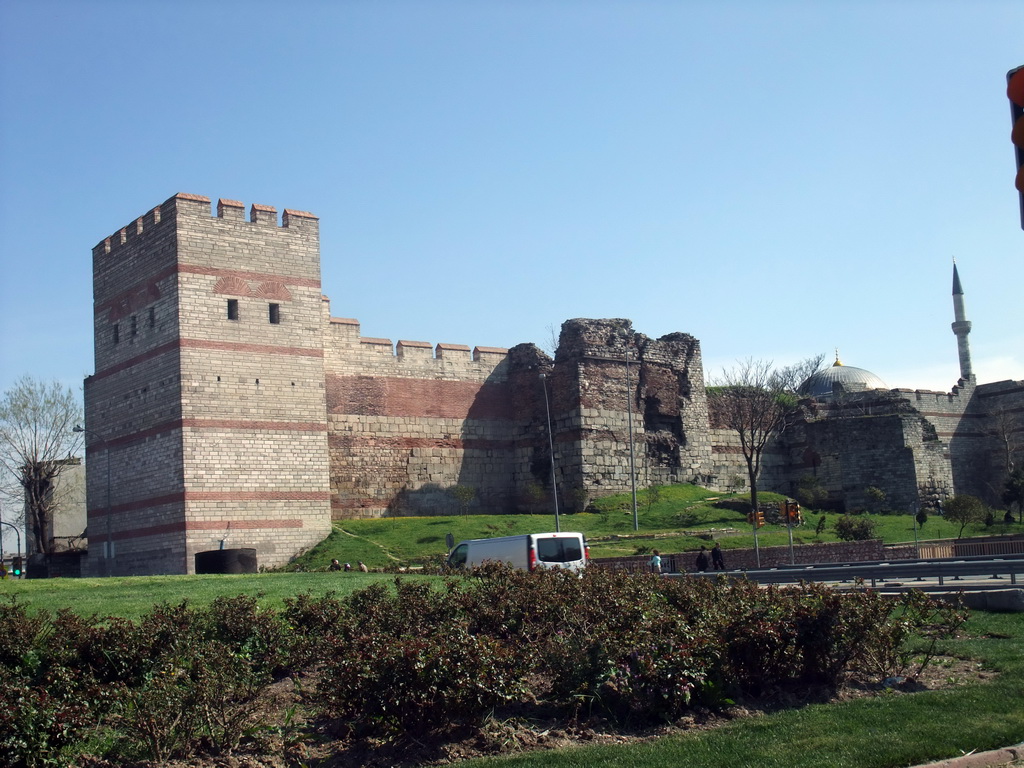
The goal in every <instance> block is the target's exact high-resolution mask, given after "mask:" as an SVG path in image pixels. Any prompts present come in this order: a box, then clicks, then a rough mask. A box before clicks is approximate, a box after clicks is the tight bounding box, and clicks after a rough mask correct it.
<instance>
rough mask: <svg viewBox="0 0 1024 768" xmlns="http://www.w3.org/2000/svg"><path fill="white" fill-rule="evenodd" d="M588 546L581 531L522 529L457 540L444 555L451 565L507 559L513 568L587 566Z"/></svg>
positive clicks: (579, 569)
mask: <svg viewBox="0 0 1024 768" xmlns="http://www.w3.org/2000/svg"><path fill="white" fill-rule="evenodd" d="M589 559H590V548H589V547H588V546H587V539H586V537H585V536H584V535H583V534H582V533H525V534H522V535H520V536H501V537H499V538H496V539H469V540H468V541H460V542H459V543H458V544H457V545H456V546H455V548H454V549H452V551H451V553H449V555H448V560H447V562H448V565H449V567H452V568H473V567H475V566H478V565H482V564H483V563H485V562H492V563H508V564H509V565H511V566H512V567H513V568H522V569H523V570H527V571H533V570H536V569H538V568H568V569H569V570H573V571H581V570H583V569H584V568H586V567H587V560H589Z"/></svg>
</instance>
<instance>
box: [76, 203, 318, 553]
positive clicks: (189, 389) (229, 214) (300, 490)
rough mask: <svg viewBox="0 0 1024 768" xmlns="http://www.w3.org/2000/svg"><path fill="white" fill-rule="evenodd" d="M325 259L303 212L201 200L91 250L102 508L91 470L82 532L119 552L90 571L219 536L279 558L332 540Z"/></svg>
mask: <svg viewBox="0 0 1024 768" xmlns="http://www.w3.org/2000/svg"><path fill="white" fill-rule="evenodd" d="M319 270H320V261H319V235H318V230H317V220H316V218H315V217H313V216H312V215H310V214H307V213H303V212H299V211H285V213H284V216H283V219H282V223H281V225H280V226H279V225H278V221H277V212H276V210H275V209H273V208H270V207H269V206H258V205H254V206H252V209H251V211H250V218H249V220H246V219H245V216H244V208H243V206H242V204H241V203H237V202H235V201H228V200H221V201H220V202H219V204H218V207H217V215H216V216H213V215H211V208H210V201H209V199H207V198H204V197H200V196H196V195H176V196H174V197H172V198H170V199H169V200H168V201H166V202H165V203H163V204H162V205H161V206H158V207H157V208H154V209H153V210H152V211H150V212H149V213H147V214H146V215H145V216H143V217H140V218H139V219H138V220H136V222H133V224H132V225H130V226H129V227H126V228H125V229H123V230H121V231H120V232H119V233H117V234H115V235H114V236H113V237H112V238H107V239H106V240H104V241H103V242H102V243H100V244H99V245H98V246H97V247H96V248H95V249H94V250H93V271H94V302H95V312H94V316H95V325H96V328H95V340H96V373H95V375H93V376H91V377H89V379H87V381H86V426H87V428H88V429H89V430H90V433H87V438H89V439H88V440H87V442H88V445H89V457H90V462H91V464H92V466H93V467H95V466H96V465H97V464H103V458H99V456H98V453H97V452H98V451H103V452H105V451H106V450H108V449H109V458H110V460H111V465H110V466H111V494H110V495H111V498H110V510H111V514H110V515H107V503H106V498H105V488H104V487H103V486H104V484H105V475H103V474H100V473H97V472H95V471H93V472H90V476H89V492H88V497H89V505H88V506H89V530H90V532H91V533H92V536H93V541H94V542H96V541H97V539H99V540H100V541H103V542H104V543H106V542H107V541H110V542H111V543H112V545H113V546H112V549H113V551H112V552H111V551H109V549H108V548H106V547H104V549H107V552H103V551H101V550H100V548H98V547H95V546H93V547H91V548H90V563H89V565H88V567H87V570H89V571H91V572H96V573H101V572H113V573H188V572H191V571H192V569H193V567H194V566H193V561H194V554H195V552H198V551H204V550H207V549H216V548H218V547H219V546H220V543H221V542H225V543H226V545H227V546H254V547H256V548H257V549H258V550H259V552H260V561H261V563H264V564H267V565H274V564H280V563H283V562H286V561H287V560H288V559H289V558H290V557H292V556H293V555H294V554H295V553H296V552H297V551H300V550H301V549H303V548H306V547H310V546H312V545H313V544H315V543H316V542H318V541H319V540H321V539H322V538H323V536H324V535H326V533H327V531H328V530H329V524H330V512H329V486H328V480H327V478H328V473H327V422H326V407H325V398H324V374H323V340H322V328H321V323H320V318H321V294H320V271H319ZM96 435H99V436H100V438H101V439H98V438H97V437H96ZM94 455H95V457H96V460H93V458H94ZM104 554H107V555H110V556H109V557H104V556H103V555H104Z"/></svg>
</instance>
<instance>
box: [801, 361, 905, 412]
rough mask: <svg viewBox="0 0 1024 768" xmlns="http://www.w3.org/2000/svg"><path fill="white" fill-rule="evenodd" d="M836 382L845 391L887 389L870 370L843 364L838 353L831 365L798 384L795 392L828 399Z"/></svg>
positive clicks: (819, 398)
mask: <svg viewBox="0 0 1024 768" xmlns="http://www.w3.org/2000/svg"><path fill="white" fill-rule="evenodd" d="M836 384H838V385H840V387H841V388H842V389H843V390H844V391H846V392H864V391H865V390H868V389H888V387H887V386H886V385H885V382H884V381H882V380H881V379H880V378H878V377H877V376H875V374H873V373H872V372H871V371H865V370H864V369H863V368H854V367H853V366H852V365H843V364H842V362H840V360H839V355H838V353H837V354H836V361H835V362H834V363H833V364H832V365H831V367H829V368H826V369H825V370H823V371H818V372H817V373H815V374H814V375H813V376H809V377H808V378H807V380H806V381H805V382H804V383H803V384H801V385H800V389H798V390H797V392H798V393H799V394H801V395H803V396H805V397H814V398H817V399H818V400H828V399H830V398H831V397H832V396H833V392H834V387H835V385H836Z"/></svg>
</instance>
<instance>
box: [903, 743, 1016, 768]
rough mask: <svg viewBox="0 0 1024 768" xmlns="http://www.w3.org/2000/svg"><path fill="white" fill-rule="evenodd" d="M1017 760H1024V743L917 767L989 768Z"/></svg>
mask: <svg viewBox="0 0 1024 768" xmlns="http://www.w3.org/2000/svg"><path fill="white" fill-rule="evenodd" d="M1015 760H1024V743H1021V744H1017V745H1016V746H1013V747H1007V748H1006V749H993V750H991V751H990V752H972V753H970V754H967V755H963V756H962V757H951V758H949V759H948V760H940V761H938V762H937V763H925V764H924V765H920V766H917V768H988V767H989V766H996V765H1007V764H1008V763H1012V762H1014V761H1015Z"/></svg>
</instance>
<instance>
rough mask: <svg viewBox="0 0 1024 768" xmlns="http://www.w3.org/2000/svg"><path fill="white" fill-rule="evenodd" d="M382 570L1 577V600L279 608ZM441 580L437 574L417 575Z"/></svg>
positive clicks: (125, 609) (108, 607)
mask: <svg viewBox="0 0 1024 768" xmlns="http://www.w3.org/2000/svg"><path fill="white" fill-rule="evenodd" d="M394 578H395V577H394V576H391V575H388V574H382V573H359V572H358V571H356V572H352V573H343V572H329V571H322V572H316V573H258V574H251V575H238V576H233V575H232V576H225V575H215V576H207V575H204V576H132V577H128V578H118V577H111V578H102V579H32V580H17V581H16V580H14V579H4V580H2V581H0V599H10V598H15V599H17V600H19V601H20V602H22V603H24V604H25V605H27V606H28V607H29V609H30V610H48V611H51V612H54V613H55V612H56V611H58V610H60V609H62V608H70V609H71V610H73V611H74V612H75V613H77V614H80V615H82V616H92V615H96V616H120V617H122V618H127V619H138V618H139V617H140V616H142V615H143V614H145V613H148V612H149V611H150V609H152V607H153V606H154V605H157V604H159V603H171V604H178V603H180V602H182V601H183V600H188V601H189V603H191V604H193V605H197V606H201V605H209V604H210V603H211V602H213V600H215V599H216V598H218V597H233V596H236V595H252V596H253V597H256V598H258V600H259V603H260V605H262V606H265V607H270V608H281V607H283V605H284V599H285V598H287V597H294V596H295V595H299V594H303V593H309V594H312V595H326V594H328V593H330V592H335V593H337V594H338V596H339V597H344V596H346V595H348V594H350V593H351V592H353V591H355V590H357V589H362V588H363V587H367V586H369V585H370V584H373V583H376V582H383V583H386V584H391V583H393V581H394ZM416 578H426V579H433V580H440V577H439V576H417V577H416Z"/></svg>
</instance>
